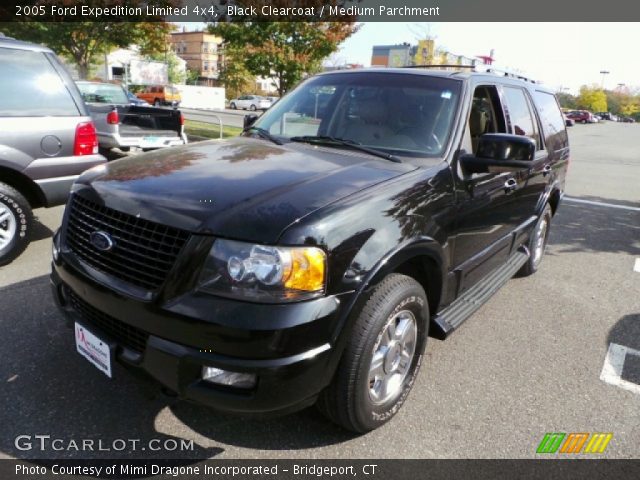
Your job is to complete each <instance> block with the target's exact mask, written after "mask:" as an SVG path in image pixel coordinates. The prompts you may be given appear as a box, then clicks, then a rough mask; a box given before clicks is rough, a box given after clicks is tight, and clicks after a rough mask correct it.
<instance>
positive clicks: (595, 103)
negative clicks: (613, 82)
mask: <svg viewBox="0 0 640 480" xmlns="http://www.w3.org/2000/svg"><path fill="white" fill-rule="evenodd" d="M578 107H579V108H582V109H585V110H590V111H592V112H606V111H607V96H606V94H605V93H604V91H603V90H602V89H600V88H598V87H596V86H592V87H588V86H586V85H583V86H582V87H580V95H578Z"/></svg>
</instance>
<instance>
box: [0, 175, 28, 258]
mask: <svg viewBox="0 0 640 480" xmlns="http://www.w3.org/2000/svg"><path fill="white" fill-rule="evenodd" d="M32 223H33V213H32V211H31V205H29V202H27V200H26V199H25V198H24V197H23V196H22V194H21V193H20V192H18V191H17V190H16V189H15V188H13V187H11V186H9V185H7V184H4V183H0V265H7V264H8V263H10V262H12V261H13V260H14V259H15V258H16V257H18V255H20V254H21V253H22V252H23V251H24V249H25V248H27V245H28V244H29V240H30V238H29V237H30V236H31V226H32Z"/></svg>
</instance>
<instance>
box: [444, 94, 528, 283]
mask: <svg viewBox="0 0 640 480" xmlns="http://www.w3.org/2000/svg"><path fill="white" fill-rule="evenodd" d="M472 102H473V103H472V105H471V108H470V113H469V121H468V124H467V131H466V132H465V139H464V140H463V145H462V149H461V150H462V151H463V152H465V153H470V152H473V153H474V154H475V153H476V150H477V147H478V142H479V140H480V137H481V136H482V135H484V134H485V133H508V130H507V128H508V125H507V115H506V112H505V109H504V108H503V105H502V101H501V97H500V94H499V90H498V88H497V87H496V86H492V85H480V86H477V87H476V88H475V90H474V95H473V100H472ZM456 173H457V174H456V176H455V177H456V190H457V211H458V213H457V218H458V222H457V226H456V227H455V232H456V234H455V244H454V246H453V258H452V263H451V264H452V266H453V269H454V271H455V274H456V276H457V279H458V292H457V294H460V293H462V292H464V291H465V290H467V289H468V288H469V287H471V286H473V285H474V284H475V283H477V282H478V281H479V280H480V279H482V278H483V277H484V276H486V275H487V274H488V273H490V272H491V271H492V270H494V269H495V268H496V267H498V266H500V265H501V264H502V263H504V262H505V261H506V260H507V258H508V255H509V253H510V251H511V247H512V233H513V231H514V230H515V229H516V227H517V226H518V225H519V224H520V222H522V220H523V217H522V211H521V209H522V205H521V202H520V201H519V190H520V189H521V188H522V186H523V185H524V183H525V181H526V177H527V173H526V171H524V172H523V171H511V170H509V169H502V170H501V169H492V170H491V171H489V172H487V173H481V174H477V173H476V174H470V173H468V172H465V171H463V169H462V167H461V166H460V165H458V166H457V172H456Z"/></svg>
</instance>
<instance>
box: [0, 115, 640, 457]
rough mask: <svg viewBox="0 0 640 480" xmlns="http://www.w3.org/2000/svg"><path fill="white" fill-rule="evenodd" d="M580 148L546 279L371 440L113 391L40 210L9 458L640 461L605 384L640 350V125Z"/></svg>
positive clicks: (447, 353)
mask: <svg viewBox="0 0 640 480" xmlns="http://www.w3.org/2000/svg"><path fill="white" fill-rule="evenodd" d="M570 137H571V141H572V162H571V167H570V170H569V180H568V183H567V197H568V198H567V199H566V201H565V202H564V203H563V204H562V205H561V208H560V210H559V213H558V214H557V216H556V217H555V218H554V222H553V226H552V230H551V238H550V245H549V248H548V251H547V256H546V257H545V259H544V261H543V263H542V265H541V268H540V271H539V272H538V273H536V274H535V275H534V276H532V277H528V278H516V279H513V280H511V281H510V282H509V283H508V284H507V285H506V286H505V287H504V288H503V289H502V290H501V291H499V292H498V293H497V294H496V295H495V296H494V297H493V298H492V299H491V300H490V301H489V302H488V303H487V304H486V305H484V306H483V307H482V308H481V309H480V310H479V311H478V312H477V313H476V314H475V315H474V316H473V317H471V318H470V319H469V320H467V322H466V323H465V324H464V325H463V326H462V327H461V328H460V330H459V331H457V332H455V333H454V334H453V336H451V337H450V338H449V339H448V340H446V341H444V342H442V341H438V340H433V339H432V340H430V343H429V345H428V346H427V358H426V361H425V362H424V363H423V368H422V371H421V374H420V375H419V378H418V380H417V383H416V385H415V387H414V390H413V392H412V393H411V395H410V397H409V399H408V401H407V403H406V404H405V406H404V407H403V409H402V410H401V411H400V413H399V414H398V415H397V416H396V418H394V419H393V420H392V421H391V422H390V423H389V424H387V425H385V426H384V427H382V428H381V429H379V430H377V431H375V432H372V433H369V434H367V435H364V436H355V435H351V434H348V433H345V432H343V431H341V430H340V429H338V428H337V427H334V426H333V425H331V424H329V423H327V422H326V421H325V420H324V419H323V418H322V417H321V416H320V415H319V414H318V413H316V412H315V410H313V409H308V410H305V411H303V412H301V413H298V414H295V415H290V416H287V417H282V418H277V419H267V420H259V419H246V418H238V417H231V416H225V415H219V414H217V413H215V412H213V411H211V410H209V409H206V408H203V407H199V406H196V405H190V404H186V403H182V402H175V401H173V400H168V399H167V398H165V397H162V396H160V395H158V394H157V392H156V390H155V389H154V388H152V387H151V386H149V385H147V384H146V383H141V382H138V381H137V380H136V379H134V378H132V377H131V376H129V375H128V374H126V373H125V372H124V371H123V370H122V369H121V368H117V369H116V371H115V378H114V380H111V381H110V380H108V379H107V378H106V377H105V376H103V375H102V374H100V373H99V372H98V371H97V370H96V369H95V368H94V367H93V366H92V365H90V364H89V363H88V362H86V361H85V360H84V359H83V358H82V357H80V355H78V354H76V353H75V347H74V340H73V334H72V330H70V329H67V328H64V327H63V326H62V324H61V317H60V316H59V315H58V313H57V312H56V311H55V309H54V305H53V302H52V300H51V297H50V295H49V286H48V278H47V273H48V271H49V267H48V263H49V257H50V240H49V239H48V237H49V235H50V233H51V231H52V230H54V229H55V228H57V226H58V224H59V223H60V216H61V214H62V208H55V209H51V210H39V211H37V212H36V213H37V215H38V221H39V226H38V229H39V232H38V233H39V234H38V238H39V239H38V240H36V241H34V242H33V243H32V244H31V245H30V247H29V248H28V250H27V251H26V253H25V254H24V255H22V257H20V258H19V259H18V260H17V261H15V262H14V263H13V264H11V265H10V266H8V267H4V268H3V269H1V270H0V299H1V300H2V310H1V312H2V313H1V314H0V331H1V332H2V343H1V344H0V345H1V347H0V348H1V349H2V358H3V360H2V362H1V363H0V382H2V388H0V405H1V406H2V408H0V425H2V435H0V457H2V456H7V457H21V458H33V457H41V458H42V457H46V456H49V457H58V458H60V457H74V458H79V457H89V458H95V457H100V458H109V457H111V458H113V457H119V458H122V457H123V456H130V457H132V458H133V457H140V458H149V457H156V458H157V457H163V456H164V457H171V458H181V457H182V458H185V461H189V459H191V458H203V457H213V456H217V457H219V458H234V457H243V458H293V457H297V458H384V457H394V458H430V457H459V458H475V457H481V458H501V457H503V458H518V457H522V458H531V457H535V451H536V448H537V446H538V444H539V443H540V441H541V440H542V438H543V436H544V434H545V433H547V432H612V433H613V439H612V440H611V443H610V444H609V446H608V448H607V450H606V453H605V454H604V456H606V457H636V458H637V457H638V453H639V451H638V445H640V408H638V402H639V401H640V395H639V394H638V393H637V392H634V391H633V390H629V389H624V388H620V385H614V384H612V383H610V382H609V383H607V382H606V381H603V380H601V379H600V376H601V374H602V372H603V366H604V364H605V358H606V357H607V352H608V351H609V346H610V344H612V343H613V344H615V345H620V346H623V347H625V348H626V349H628V351H633V350H638V351H640V296H639V295H638V291H639V289H640V272H636V271H634V265H635V261H636V259H637V258H640V211H638V208H639V207H640V188H638V184H639V181H640V158H638V156H637V152H638V150H639V147H640V140H639V138H640V125H625V124H612V123H603V124H600V125H585V126H582V125H580V126H576V127H574V128H572V129H570ZM581 200H582V201H584V200H587V201H588V202H590V203H584V202H581ZM611 205H613V206H611ZM619 207H626V208H619ZM627 357H628V358H627V359H626V361H625V365H624V366H623V367H622V371H621V372H619V373H620V375H621V377H622V380H624V381H626V382H630V383H631V384H633V380H634V379H636V380H637V379H638V378H640V371H639V370H640V369H639V365H640V361H636V359H635V358H634V357H632V356H629V355H627ZM21 434H49V435H52V436H55V437H61V438H65V439H72V438H74V439H79V438H84V437H88V438H101V439H104V440H105V441H107V442H110V441H112V440H113V439H118V438H136V439H142V441H146V440H148V439H150V438H159V439H180V438H185V439H192V440H194V444H195V450H194V451H190V452H166V451H161V452H149V451H136V452H130V451H126V452H76V451H65V452H51V451H49V452H45V453H44V454H43V453H41V452H30V451H19V450H17V449H16V448H15V446H14V438H15V437H16V436H17V435H21Z"/></svg>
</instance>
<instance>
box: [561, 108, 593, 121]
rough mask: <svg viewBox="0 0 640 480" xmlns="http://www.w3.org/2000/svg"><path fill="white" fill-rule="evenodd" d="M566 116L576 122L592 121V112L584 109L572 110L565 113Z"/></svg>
mask: <svg viewBox="0 0 640 480" xmlns="http://www.w3.org/2000/svg"><path fill="white" fill-rule="evenodd" d="M567 117H568V118H570V119H571V120H573V121H574V122H576V123H593V114H592V113H591V112H588V111H586V110H574V111H571V112H569V113H567Z"/></svg>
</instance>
